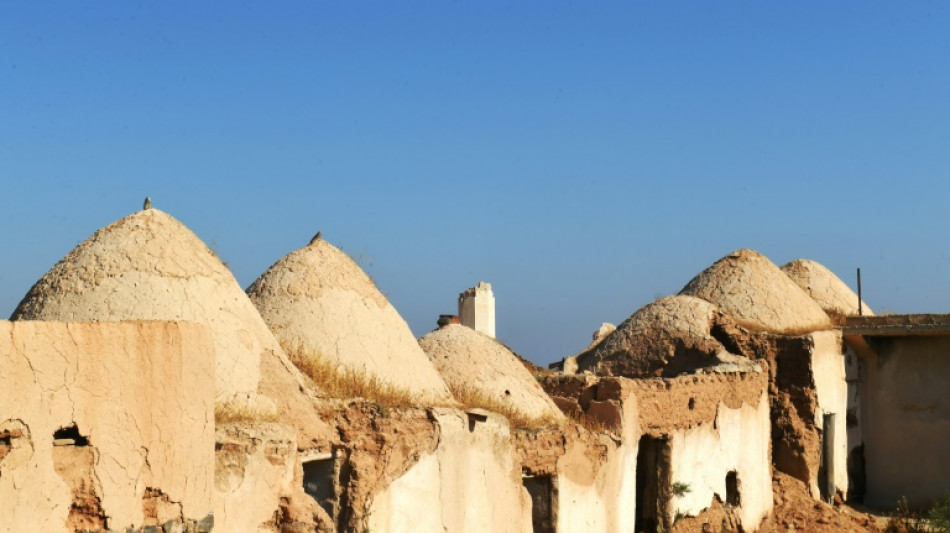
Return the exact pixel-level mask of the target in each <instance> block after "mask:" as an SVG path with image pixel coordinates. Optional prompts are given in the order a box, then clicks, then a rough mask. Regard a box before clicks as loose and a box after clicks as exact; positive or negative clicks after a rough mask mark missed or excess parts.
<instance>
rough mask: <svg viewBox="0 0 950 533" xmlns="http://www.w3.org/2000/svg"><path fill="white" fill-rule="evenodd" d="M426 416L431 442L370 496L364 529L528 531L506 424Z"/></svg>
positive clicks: (436, 413) (486, 416)
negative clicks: (433, 428)
mask: <svg viewBox="0 0 950 533" xmlns="http://www.w3.org/2000/svg"><path fill="white" fill-rule="evenodd" d="M431 413H432V418H433V420H434V422H435V424H436V425H437V426H438V445H437V446H436V447H435V449H434V450H431V451H428V452H425V453H423V454H421V456H420V457H419V458H418V461H416V462H415V464H413V465H412V466H411V467H410V468H409V469H408V470H407V471H406V472H405V473H403V474H402V475H401V476H399V477H397V478H396V479H394V480H393V481H392V483H390V484H389V485H388V486H387V487H386V488H385V489H383V490H382V491H380V492H379V493H377V494H376V495H375V496H373V497H372V502H371V504H370V506H369V510H368V513H367V514H368V520H367V527H368V529H369V530H370V531H387V532H392V533H398V532H407V533H409V532H416V531H452V532H459V533H465V532H470V533H479V532H483V531H498V532H525V533H530V532H531V514H530V513H531V511H530V499H529V498H528V496H527V494H525V493H524V492H523V490H522V488H521V469H520V467H519V465H518V464H517V463H516V462H515V457H514V443H513V440H512V437H511V433H510V431H509V427H508V422H507V420H505V419H504V418H503V417H501V416H499V415H495V414H491V413H488V412H487V411H474V412H463V411H459V410H457V409H447V408H446V409H432V411H431ZM473 413H474V414H473Z"/></svg>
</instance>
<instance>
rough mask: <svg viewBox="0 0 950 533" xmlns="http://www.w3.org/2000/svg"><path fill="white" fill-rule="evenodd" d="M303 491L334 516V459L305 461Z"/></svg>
mask: <svg viewBox="0 0 950 533" xmlns="http://www.w3.org/2000/svg"><path fill="white" fill-rule="evenodd" d="M303 490H304V492H306V493H307V494H309V495H310V497H311V498H313V499H314V500H316V501H317V503H318V504H320V507H323V510H324V511H326V512H327V514H328V515H330V516H331V517H332V516H333V497H334V492H333V457H332V456H330V457H327V458H321V459H315V460H312V461H304V463H303Z"/></svg>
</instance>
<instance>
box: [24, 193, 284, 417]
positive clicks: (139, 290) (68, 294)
mask: <svg viewBox="0 0 950 533" xmlns="http://www.w3.org/2000/svg"><path fill="white" fill-rule="evenodd" d="M11 319H12V320H56V321H69V322H79V321H90V322H104V321H120V320H171V321H191V322H199V323H202V324H206V325H208V326H209V327H210V329H211V332H212V335H213V337H214V345H215V353H214V354H208V355H209V357H211V356H214V357H215V390H216V395H217V397H218V399H219V400H221V399H225V398H228V397H231V396H233V395H235V394H237V395H242V394H243V395H245V396H247V395H248V394H252V393H255V392H256V391H257V388H258V382H259V381H260V363H261V356H262V354H263V353H265V352H267V351H278V352H279V351H280V347H279V346H278V344H277V342H276V340H275V339H274V337H273V335H271V333H270V331H269V330H268V329H267V326H265V325H264V322H263V321H262V320H261V318H260V315H258V313H257V310H256V309H254V306H253V305H252V304H251V302H250V301H249V300H248V299H247V296H246V295H245V294H244V292H243V291H241V287H240V285H238V283H237V281H236V280H235V279H234V276H233V275H232V274H231V272H230V271H229V270H228V269H227V268H226V267H225V266H224V265H223V264H222V263H221V261H220V260H219V259H218V257H217V256H216V255H215V254H214V252H212V251H211V250H210V249H209V248H208V247H207V246H205V244H204V243H203V242H202V241H201V240H200V239H199V238H198V237H197V236H196V235H195V234H194V233H192V232H191V231H190V230H188V228H186V227H185V226H184V225H182V224H181V223H180V222H178V221H177V220H175V219H174V218H173V217H172V216H170V215H168V214H166V213H164V212H162V211H159V210H158V209H147V210H143V211H139V212H137V213H135V214H132V215H130V216H127V217H125V218H123V219H121V220H119V221H117V222H114V223H112V224H110V225H109V226H106V227H105V228H102V229H100V230H99V231H97V232H95V233H94V234H93V235H92V236H91V237H89V239H87V240H86V241H85V242H83V243H82V244H80V245H79V246H77V247H76V248H74V249H73V250H72V251H71V252H69V254H68V255H66V257H64V258H63V259H62V260H61V261H60V262H59V263H57V264H56V265H55V266H54V267H53V268H52V269H51V270H50V271H49V272H47V273H46V275H44V276H43V277H42V278H40V280H39V281H38V282H37V283H36V284H35V285H34V286H33V288H32V289H30V291H29V293H27V295H26V297H24V298H23V300H22V301H21V302H20V305H19V306H18V307H17V308H16V310H15V311H14V312H13V315H12V317H11Z"/></svg>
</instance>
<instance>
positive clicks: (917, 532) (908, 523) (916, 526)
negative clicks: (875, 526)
mask: <svg viewBox="0 0 950 533" xmlns="http://www.w3.org/2000/svg"><path fill="white" fill-rule="evenodd" d="M927 531H928V529H927V521H926V520H925V519H924V517H923V516H922V515H921V514H920V513H918V512H916V511H912V510H910V508H909V507H908V506H907V497H902V498H901V499H900V500H898V501H897V509H895V510H894V513H893V514H891V517H890V518H889V519H888V520H887V525H886V526H885V527H884V533H927Z"/></svg>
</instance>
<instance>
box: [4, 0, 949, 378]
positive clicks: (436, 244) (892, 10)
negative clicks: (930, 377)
mask: <svg viewBox="0 0 950 533" xmlns="http://www.w3.org/2000/svg"><path fill="white" fill-rule="evenodd" d="M948 28H950V3H947V2H899V3H898V2H871V1H851V2H849V1H843V2H825V1H822V2H799V1H795V2H790V1H789V2H719V1H717V2H709V1H701V2H666V1H662V2H661V1H649V2H627V1H625V2H555V1H550V2H548V1H546V2H528V1H525V2H495V1H477V2H476V1H469V2H458V1H453V2H349V1H347V2H332V3H331V2H316V1H308V2H228V3H210V2H209V3H201V4H200V5H199V3H196V2H145V3H142V2H132V1H128V2H125V1H123V2H119V1H111V2H94V3H87V2H60V3H52V2H34V3H27V2H17V3H12V2H11V3H6V4H5V5H4V6H3V7H2V8H0V224H2V228H3V231H2V234H0V316H7V315H9V313H10V312H12V311H13V309H14V307H15V306H16V304H17V302H18V301H19V300H20V298H22V296H23V295H24V294H25V293H26V292H27V290H29V288H30V286H31V285H32V284H33V283H34V282H35V281H36V280H37V279H38V278H39V277H40V276H42V275H43V273H45V272H46V271H47V270H48V269H49V268H50V267H52V266H53V264H55V262H56V261H57V260H59V259H60V258H61V257H62V256H63V255H65V254H66V253H68V252H69V250H70V249H71V248H72V247H73V246H75V245H76V244H78V243H79V242H81V241H82V240H84V239H86V238H87V237H88V236H89V235H90V234H91V233H92V232H93V231H95V230H96V229H98V228H99V227H102V226H104V225H106V224H108V223H110V222H112V221H114V220H116V219H119V218H121V217H123V216H125V215H127V214H129V213H130V212H132V211H134V210H136V209H139V208H140V206H141V202H142V199H143V198H144V197H145V196H146V195H149V196H151V197H152V199H153V202H154V205H155V207H158V208H160V209H163V210H165V211H167V212H169V213H170V214H172V215H173V216H175V217H177V218H178V219H179V220H181V221H182V222H183V223H184V224H185V225H187V226H188V227H190V228H191V229H192V230H193V231H194V232H195V233H197V234H198V236H199V237H201V238H202V239H203V240H204V241H205V242H206V243H208V244H209V246H212V247H213V248H214V249H216V250H217V252H218V253H219V255H221V256H222V258H223V259H224V260H226V261H228V263H229V265H230V267H231V269H232V270H233V272H234V274H235V276H236V277H237V279H238V281H239V282H240V283H241V285H242V286H243V287H246V286H247V285H249V284H250V283H251V282H252V281H253V280H254V279H255V278H256V277H257V276H258V275H259V274H260V273H261V272H263V271H264V270H265V269H266V268H267V267H268V266H270V265H271V264H272V263H273V262H274V261H276V260H277V259H278V258H280V257H281V256H282V255H284V254H286V253H287V252H289V251H291V250H293V249H295V248H298V247H300V246H303V245H305V244H306V243H307V241H308V240H309V239H310V237H311V236H312V235H313V234H314V233H315V232H316V231H317V230H318V229H320V230H322V231H323V235H324V237H325V238H326V239H327V240H328V241H330V242H332V243H334V244H337V245H339V246H342V247H343V248H344V250H346V251H347V252H348V253H350V254H351V255H353V256H354V257H356V258H357V259H358V260H359V262H360V263H361V264H362V265H363V266H364V267H365V268H366V270H367V271H368V272H369V273H370V274H371V275H372V276H373V277H374V278H375V280H376V281H377V284H378V285H379V287H380V288H381V289H382V290H383V291H384V292H385V293H386V295H387V296H388V297H389V298H390V300H391V301H392V302H393V304H394V305H395V306H396V308H397V309H398V310H399V311H400V312H401V314H402V316H403V317H404V318H405V319H406V320H407V321H408V322H409V325H410V326H411V327H412V330H413V332H415V334H416V335H422V334H424V333H425V332H427V331H429V330H430V329H432V328H434V327H435V322H436V319H437V317H438V315H439V314H440V313H454V312H455V311H456V298H457V295H458V293H459V292H460V291H462V290H464V289H465V288H466V287H470V286H472V285H474V284H475V283H477V282H478V281H479V280H485V281H488V282H491V283H492V285H493V287H494V290H495V297H496V302H497V317H498V325H497V330H498V336H499V338H500V339H501V340H503V341H505V342H507V343H508V344H509V345H510V346H512V347H513V348H514V349H515V350H516V351H518V352H520V353H522V354H523V355H525V356H526V357H528V358H529V359H532V360H534V361H536V362H538V363H541V364H547V363H549V362H551V361H553V360H555V359H557V358H560V357H562V356H564V355H569V354H572V353H575V352H577V351H578V350H579V349H581V348H582V347H584V346H585V345H586V344H587V343H588V341H589V340H590V335H591V332H593V331H594V330H595V329H596V328H597V327H598V326H599V325H600V323H601V322H604V321H607V322H613V323H615V324H619V323H620V322H621V321H623V320H624V319H625V318H626V317H627V316H629V315H630V314H631V313H633V312H634V311H636V310H637V309H638V308H639V307H641V306H642V305H644V304H646V303H648V302H650V301H651V300H653V299H654V298H656V297H657V296H659V295H668V294H672V293H675V292H677V291H679V289H680V288H682V286H683V285H685V284H686V282H687V281H689V279H690V278H692V277H693V276H694V275H695V274H696V273H698V272H699V271H701V270H702V269H703V268H705V267H707V266H708V265H709V264H711V263H712V262H713V261H715V260H716V259H718V258H720V257H722V256H723V255H725V254H727V253H728V252H730V251H732V250H734V249H737V248H743V247H746V248H753V249H756V250H759V251H760V252H762V253H764V254H766V255H767V256H769V257H770V258H771V259H772V260H773V261H774V262H776V263H778V264H779V265H781V264H784V263H785V262H787V261H790V260H792V259H796V258H799V257H806V258H811V259H815V260H817V261H819V262H821V263H823V264H825V265H826V266H828V267H829V268H831V269H832V270H834V271H836V272H837V273H838V274H839V275H840V276H841V277H842V278H843V279H844V280H845V281H846V282H848V283H849V284H851V285H852V286H853V285H854V269H855V267H859V266H860V267H861V268H862V274H863V278H864V279H863V281H864V289H865V299H866V300H867V302H868V303H869V305H870V306H871V307H872V308H884V309H887V310H890V311H895V312H950V276H948V272H950V247H948V238H947V235H948V230H950V223H948V220H950V219H948V214H947V213H948V204H950V30H948Z"/></svg>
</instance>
